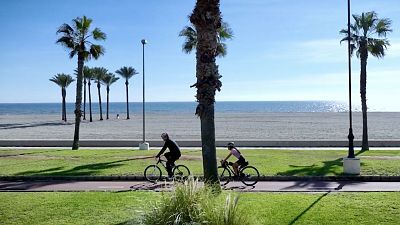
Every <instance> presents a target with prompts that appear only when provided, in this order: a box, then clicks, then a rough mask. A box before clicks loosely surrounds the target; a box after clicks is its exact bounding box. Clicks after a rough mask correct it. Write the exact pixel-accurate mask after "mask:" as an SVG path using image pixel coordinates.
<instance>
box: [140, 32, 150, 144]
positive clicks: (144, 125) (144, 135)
mask: <svg viewBox="0 0 400 225" xmlns="http://www.w3.org/2000/svg"><path fill="white" fill-rule="evenodd" d="M141 42H142V46H143V54H142V56H143V142H142V143H140V144H139V149H140V150H149V148H150V146H149V143H147V142H146V114H145V112H146V110H145V79H144V45H145V44H147V40H146V39H142V41H141Z"/></svg>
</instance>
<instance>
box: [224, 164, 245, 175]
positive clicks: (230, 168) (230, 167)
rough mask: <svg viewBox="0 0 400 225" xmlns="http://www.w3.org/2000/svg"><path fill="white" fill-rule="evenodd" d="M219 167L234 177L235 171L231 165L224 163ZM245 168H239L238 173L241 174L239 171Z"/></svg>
mask: <svg viewBox="0 0 400 225" xmlns="http://www.w3.org/2000/svg"><path fill="white" fill-rule="evenodd" d="M221 166H222V167H224V168H226V169H228V170H229V172H231V174H232V175H235V171H234V170H233V167H232V165H229V163H228V162H225V163H224V164H222V163H221ZM244 167H245V166H243V167H241V166H239V173H240V172H241V170H242V169H243V168H244Z"/></svg>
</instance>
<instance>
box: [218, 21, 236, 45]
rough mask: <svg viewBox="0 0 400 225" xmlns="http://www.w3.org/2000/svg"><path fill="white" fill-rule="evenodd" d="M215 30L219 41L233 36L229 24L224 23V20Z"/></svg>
mask: <svg viewBox="0 0 400 225" xmlns="http://www.w3.org/2000/svg"><path fill="white" fill-rule="evenodd" d="M217 32H218V37H219V39H220V42H221V41H226V40H229V39H232V38H233V31H232V29H231V28H230V27H229V24H228V23H226V22H223V23H222V24H221V27H220V28H218V30H217Z"/></svg>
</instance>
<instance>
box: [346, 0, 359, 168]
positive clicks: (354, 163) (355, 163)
mask: <svg viewBox="0 0 400 225" xmlns="http://www.w3.org/2000/svg"><path fill="white" fill-rule="evenodd" d="M350 35H351V32H350V0H347V44H348V46H347V55H348V61H349V62H348V63H349V123H350V126H349V135H348V136H347V138H348V139H349V151H348V156H347V158H343V167H344V173H345V174H360V159H359V158H355V155H354V135H353V115H352V110H351V36H350Z"/></svg>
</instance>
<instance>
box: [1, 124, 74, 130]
mask: <svg viewBox="0 0 400 225" xmlns="http://www.w3.org/2000/svg"><path fill="white" fill-rule="evenodd" d="M72 124H73V123H70V122H41V123H6V124H0V130H8V129H15V128H32V127H47V126H62V125H72Z"/></svg>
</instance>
